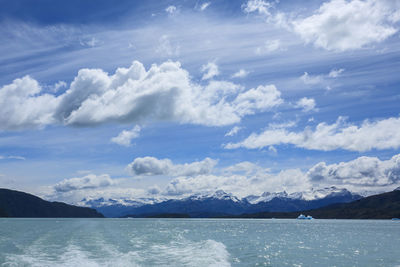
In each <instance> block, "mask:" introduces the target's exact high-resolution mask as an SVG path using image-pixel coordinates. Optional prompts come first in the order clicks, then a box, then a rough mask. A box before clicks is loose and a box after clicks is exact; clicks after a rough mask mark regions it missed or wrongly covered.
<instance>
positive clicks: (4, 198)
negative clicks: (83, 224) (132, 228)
mask: <svg viewBox="0 0 400 267" xmlns="http://www.w3.org/2000/svg"><path fill="white" fill-rule="evenodd" d="M0 217H11V218H103V217H104V216H103V215H102V214H100V213H99V212H98V211H96V210H95V209H92V208H88V207H78V206H73V205H69V204H66V203H63V202H56V201H55V202H50V201H46V200H44V199H41V198H39V197H37V196H34V195H32V194H28V193H25V192H21V191H16V190H10V189H5V188H0Z"/></svg>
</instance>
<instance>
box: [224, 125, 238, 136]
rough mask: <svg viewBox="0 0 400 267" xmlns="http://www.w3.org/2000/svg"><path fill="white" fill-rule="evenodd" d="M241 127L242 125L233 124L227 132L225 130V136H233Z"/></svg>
mask: <svg viewBox="0 0 400 267" xmlns="http://www.w3.org/2000/svg"><path fill="white" fill-rule="evenodd" d="M241 129H242V127H239V126H235V127H233V128H232V129H231V130H230V131H229V132H227V133H226V134H225V136H234V135H236V134H237V133H238V132H239V131H240V130H241Z"/></svg>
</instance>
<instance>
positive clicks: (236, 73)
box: [232, 69, 249, 78]
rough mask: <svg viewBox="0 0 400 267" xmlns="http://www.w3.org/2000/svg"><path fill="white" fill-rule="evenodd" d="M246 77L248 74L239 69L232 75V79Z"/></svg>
mask: <svg viewBox="0 0 400 267" xmlns="http://www.w3.org/2000/svg"><path fill="white" fill-rule="evenodd" d="M247 75H249V72H248V71H247V70H245V69H240V70H239V71H238V72H235V73H234V74H233V75H232V78H244V77H246V76H247Z"/></svg>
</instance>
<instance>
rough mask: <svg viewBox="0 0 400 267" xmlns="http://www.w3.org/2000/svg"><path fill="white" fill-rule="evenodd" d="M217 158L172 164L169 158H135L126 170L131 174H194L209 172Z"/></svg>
mask: <svg viewBox="0 0 400 267" xmlns="http://www.w3.org/2000/svg"><path fill="white" fill-rule="evenodd" d="M217 163H218V161H217V160H213V159H210V158H205V159H204V160H202V161H195V162H192V163H185V164H173V163H172V161H171V160H170V159H157V158H154V157H143V158H136V159H135V160H134V161H133V162H132V163H130V164H129V165H128V170H129V171H130V172H131V173H132V174H133V175H135V176H136V175H137V176H139V175H146V176H152V175H166V176H194V175H200V174H209V173H211V171H212V170H213V168H214V166H215V165H216V164H217Z"/></svg>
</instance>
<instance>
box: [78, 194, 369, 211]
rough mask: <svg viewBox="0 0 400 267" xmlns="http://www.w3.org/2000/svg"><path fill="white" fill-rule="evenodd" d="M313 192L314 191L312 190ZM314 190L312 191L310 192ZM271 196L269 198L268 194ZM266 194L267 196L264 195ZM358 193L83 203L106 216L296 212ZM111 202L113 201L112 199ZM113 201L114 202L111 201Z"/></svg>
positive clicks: (198, 196) (350, 198)
mask: <svg viewBox="0 0 400 267" xmlns="http://www.w3.org/2000/svg"><path fill="white" fill-rule="evenodd" d="M315 192H317V193H315ZM313 193H314V194H313ZM271 195H272V196H273V197H270V196H271ZM266 196H268V197H269V198H265V197H266ZM361 197H362V196H360V195H358V194H355V193H351V192H350V191H348V190H347V189H338V188H335V187H331V188H325V189H324V190H322V191H321V189H317V190H315V191H313V192H311V193H310V192H306V193H305V192H302V193H292V194H287V193H286V192H280V193H264V194H263V195H261V196H251V197H250V196H248V197H244V198H242V199H239V198H238V197H236V196H234V195H232V194H230V193H226V192H224V191H222V190H217V191H216V192H214V193H212V194H194V195H191V196H188V197H186V198H183V199H168V200H163V201H158V202H157V201H153V202H152V203H145V204H142V205H140V204H138V202H136V203H135V205H131V206H130V205H122V204H121V202H118V201H117V202H118V204H109V205H107V201H104V199H100V200H101V201H100V202H96V201H95V202H93V201H91V202H86V204H93V203H96V204H99V203H105V205H96V206H94V205H93V206H91V207H93V208H95V209H96V210H98V211H99V212H101V213H102V214H104V215H105V216H106V217H124V216H126V215H128V214H129V215H139V214H162V213H163V214H165V213H175V214H182V213H188V214H189V215H190V216H192V217H193V216H203V215H204V214H233V215H239V214H242V213H255V212H261V211H271V212H273V211H281V212H290V211H299V210H304V209H313V208H319V207H322V206H326V205H329V204H333V203H342V202H350V201H353V200H356V199H360V198H361ZM256 198H258V199H256ZM113 201H114V200H113ZM114 202H115V201H114Z"/></svg>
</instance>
